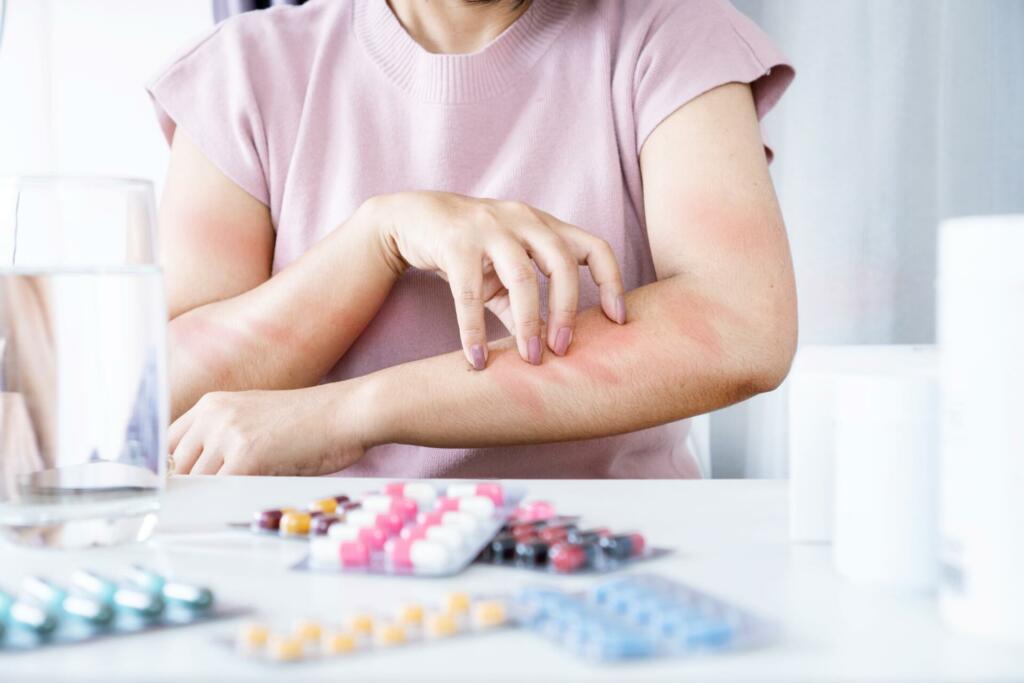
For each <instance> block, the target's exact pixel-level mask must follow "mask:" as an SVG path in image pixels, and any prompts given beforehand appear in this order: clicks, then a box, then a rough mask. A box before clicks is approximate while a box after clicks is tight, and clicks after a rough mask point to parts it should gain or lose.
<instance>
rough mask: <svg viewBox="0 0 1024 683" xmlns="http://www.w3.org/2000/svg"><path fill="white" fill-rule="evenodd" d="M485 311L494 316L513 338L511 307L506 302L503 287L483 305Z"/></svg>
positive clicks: (507, 301) (506, 291) (514, 327)
mask: <svg viewBox="0 0 1024 683" xmlns="http://www.w3.org/2000/svg"><path fill="white" fill-rule="evenodd" d="M485 306H486V307H487V310H488V311H490V312H491V313H493V314H494V317H496V318H497V319H498V320H499V321H501V324H502V325H504V326H505V329H506V330H508V333H509V334H511V335H512V336H515V333H516V323H515V321H514V320H513V319H512V305H511V304H510V303H509V300H508V290H507V289H505V288H504V287H502V288H501V291H499V292H497V293H496V294H495V295H494V296H492V297H491V298H490V299H489V300H488V301H487V303H486V304H485Z"/></svg>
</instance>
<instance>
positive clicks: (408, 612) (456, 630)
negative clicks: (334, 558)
mask: <svg viewBox="0 0 1024 683" xmlns="http://www.w3.org/2000/svg"><path fill="white" fill-rule="evenodd" d="M509 619H510V617H509V607H508V600H507V598H506V597H503V596H497V597H495V596H486V595H470V594H468V593H461V592H456V593H450V594H448V595H445V596H444V597H443V598H442V599H441V600H439V601H437V602H423V601H405V602H402V603H398V604H396V605H395V607H394V609H392V610H390V611H382V610H379V609H377V610H363V611H355V612H351V613H349V614H347V615H344V616H343V617H341V618H339V619H334V620H319V619H308V618H307V619H299V620H279V619H278V620H262V621H250V622H247V623H244V624H242V625H241V626H240V627H239V628H238V630H237V631H236V633H235V637H234V639H233V640H230V641H229V640H228V639H225V640H224V642H225V643H226V644H231V645H232V646H233V647H234V648H235V651H236V652H238V653H239V654H241V655H243V656H245V657H247V658H250V659H255V660H257V661H262V662H267V663H274V664H284V663H294V662H301V661H311V660H312V661H316V660H324V659H341V658H347V657H352V656H359V655H365V654H370V653H374V652H381V651H385V650H393V649H396V648H401V647H408V646H415V645H429V644H430V643H435V642H441V641H447V640H451V639H453V638H464V637H467V636H475V635H482V634H484V633H492V632H495V631H500V630H502V629H504V628H507V627H508V626H509V625H511V622H510V620H509Z"/></svg>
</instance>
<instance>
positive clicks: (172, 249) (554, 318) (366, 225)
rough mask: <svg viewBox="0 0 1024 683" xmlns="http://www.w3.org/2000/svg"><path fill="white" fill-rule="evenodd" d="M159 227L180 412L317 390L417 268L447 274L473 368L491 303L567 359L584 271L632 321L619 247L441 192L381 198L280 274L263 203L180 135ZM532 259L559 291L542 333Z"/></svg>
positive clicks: (526, 352) (522, 339)
mask: <svg viewBox="0 0 1024 683" xmlns="http://www.w3.org/2000/svg"><path fill="white" fill-rule="evenodd" d="M160 222H161V233H162V235H163V248H164V253H165V262H166V272H167V286H168V298H169V303H170V310H171V316H172V320H171V324H170V348H171V364H170V365H171V368H170V370H171V372H170V375H171V391H172V397H171V408H172V409H171V413H172V416H174V417H178V416H179V415H181V414H182V413H184V412H185V411H186V410H188V409H189V408H190V407H191V406H192V405H193V404H195V403H196V401H197V400H198V399H199V398H200V397H201V396H203V395H204V394H207V393H209V392H211V391H238V390H245V389H288V388H297V387H306V386H310V385H311V384H314V383H316V382H317V381H319V380H320V378H321V377H322V376H323V375H324V374H325V373H326V372H327V371H328V370H329V369H330V368H331V366H332V365H334V363H336V362H337V360H338V359H339V358H340V357H341V356H342V355H343V354H344V353H345V351H347V350H348V347H349V346H350V345H351V344H352V342H353V341H355V339H356V337H357V336H358V335H359V334H360V333H361V332H362V331H363V329H364V328H365V327H366V325H367V324H368V323H369V322H370V320H371V319H372V317H373V316H374V315H375V314H376V312H377V310H378V309H379V308H380V306H381V305H382V304H383V302H384V299H385V298H386V297H387V295H388V292H389V291H390V290H391V287H392V285H393V284H394V283H395V281H396V280H397V278H398V277H399V276H400V275H401V274H402V272H403V271H404V270H405V268H407V267H409V266H413V267H416V268H420V269H424V270H430V271H434V272H437V273H438V274H439V275H441V276H443V277H445V278H446V279H448V281H449V284H450V285H451V289H452V294H453V296H454V297H455V310H456V314H457V317H458V322H459V330H460V336H461V337H462V342H463V353H464V356H465V359H466V361H467V362H468V364H469V365H470V366H472V367H474V368H475V369H477V370H482V369H484V367H486V364H487V338H486V333H485V326H484V308H485V306H486V307H487V308H489V309H490V310H491V311H492V312H494V313H495V314H496V315H498V317H499V318H500V319H501V320H502V322H503V323H505V325H506V326H507V327H508V328H509V329H510V330H515V333H516V338H517V347H518V350H519V354H520V357H521V358H522V359H523V360H525V361H528V362H529V363H532V364H535V365H536V364H539V363H540V362H541V357H542V346H544V345H545V344H546V345H547V346H548V347H549V348H550V349H551V350H552V351H553V352H554V353H555V354H557V355H563V354H565V353H566V351H567V350H568V348H569V345H570V343H571V341H572V337H573V328H574V326H575V318H576V309H577V296H578V287H579V283H578V277H579V265H581V264H586V265H588V266H589V268H590V271H591V275H592V277H593V278H594V279H595V280H596V281H597V283H598V285H599V286H600V289H601V299H602V306H603V308H604V311H605V313H606V315H608V316H609V317H610V318H611V319H614V320H618V321H620V322H621V321H624V320H625V315H626V310H625V302H624V300H623V298H622V279H621V277H620V274H619V269H618V265H617V264H616V263H615V257H614V254H613V253H612V250H611V247H609V246H608V244H607V243H606V242H604V241H603V240H600V239H598V238H596V237H594V236H593V235H590V234H589V233H587V232H585V231H583V230H581V229H579V228H577V227H575V226H572V225H568V224H566V223H563V222H561V221H559V220H558V219H556V218H554V217H553V216H550V215H548V214H545V213H543V212H541V211H537V210H536V209H533V208H531V207H528V206H526V205H523V204H520V203H517V202H507V201H495V200H490V199H475V198H472V197H463V196H459V195H455V194H451V193H444V192H406V193H398V194H395V195H388V196H384V197H379V198H373V199H371V200H370V201H367V202H366V203H364V204H363V205H362V206H361V207H360V208H359V209H358V210H357V211H356V212H355V214H353V215H352V217H351V218H349V220H347V221H346V222H345V223H344V224H342V225H341V226H340V227H338V228H337V229H335V230H333V231H332V232H331V233H329V234H328V236H327V237H325V238H324V239H323V240H321V241H320V242H319V243H318V244H317V245H315V246H314V247H313V248H312V249H310V250H309V251H308V252H306V253H305V254H303V255H302V257H300V258H299V259H297V260H296V261H295V262H294V263H292V264H290V265H289V266H288V267H287V268H285V269H284V270H282V271H281V272H279V273H278V274H277V275H275V276H274V277H273V278H271V277H270V268H271V259H272V257H273V250H274V231H273V227H272V225H271V223H270V216H269V212H268V211H267V208H266V207H265V206H263V205H262V204H260V203H259V202H258V201H257V200H256V199H254V198H253V197H250V196H249V195H248V194H246V193H245V192H244V191H243V190H242V189H241V188H239V187H238V186H237V185H235V184H234V183H233V182H232V181H231V180H229V179H228V178H227V177H225V176H224V175H223V174H222V173H220V171H218V170H217V169H216V168H214V167H213V165H212V164H211V163H210V162H209V161H208V160H207V159H206V158H205V157H204V156H203V155H202V153H201V152H200V151H199V150H198V149H196V147H195V145H194V144H193V143H192V142H191V141H189V140H188V138H187V137H185V136H184V134H181V133H179V134H178V135H176V136H175V140H174V144H173V146H172V153H171V167H170V174H169V177H168V182H167V188H166V190H165V192H164V201H163V205H162V210H161V221H160ZM535 264H536V267H537V268H539V269H540V270H541V271H543V272H544V273H545V274H547V275H548V277H549V279H550V283H551V286H550V287H549V299H550V305H549V310H550V311H551V312H552V315H551V319H550V321H549V322H550V323H551V324H552V327H551V329H549V330H548V331H547V334H546V335H542V329H541V328H542V325H541V319H540V302H539V300H538V285H537V274H536V270H535V268H534V265H535ZM544 336H546V339H543V337H544Z"/></svg>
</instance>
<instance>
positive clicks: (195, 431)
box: [168, 383, 365, 475]
mask: <svg viewBox="0 0 1024 683" xmlns="http://www.w3.org/2000/svg"><path fill="white" fill-rule="evenodd" d="M343 384H345V383H335V384H333V385H331V386H333V387H334V388H335V390H334V393H333V394H332V395H330V396H329V395H328V393H327V392H326V391H325V390H324V389H323V387H322V386H321V387H313V388H309V389H295V390H289V391H233V392H226V391H224V392H213V393H209V394H206V395H204V396H203V397H202V398H201V399H200V400H199V402H198V403H196V404H195V406H193V407H192V409H191V410H189V411H188V412H186V413H185V414H184V415H182V416H181V417H179V418H178V419H177V420H175V421H174V423H173V424H172V425H171V427H170V430H169V432H168V450H169V451H170V452H171V454H172V455H171V462H172V468H171V469H172V471H173V472H174V473H176V474H188V473H191V474H276V475H322V474H330V473H332V472H337V471H339V470H341V469H344V468H345V467H348V466H349V465H351V464H352V463H354V462H356V461H357V460H359V459H360V458H361V457H362V456H363V453H364V451H365V444H364V442H363V441H362V439H361V438H360V437H359V431H358V429H357V428H358V427H359V426H360V424H361V420H360V419H357V417H356V414H355V413H354V412H351V413H349V412H347V411H346V410H339V409H338V407H337V406H338V392H337V389H338V388H339V387H340V386H342V385H343ZM342 393H343V394H344V392H342ZM353 403H354V402H353ZM342 421H344V422H349V423H351V426H352V430H351V431H348V430H345V433H344V437H343V438H342V439H340V440H339V439H338V432H339V431H343V430H340V429H338V427H337V425H338V424H340V423H342Z"/></svg>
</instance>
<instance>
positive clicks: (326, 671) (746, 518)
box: [0, 477, 1024, 681]
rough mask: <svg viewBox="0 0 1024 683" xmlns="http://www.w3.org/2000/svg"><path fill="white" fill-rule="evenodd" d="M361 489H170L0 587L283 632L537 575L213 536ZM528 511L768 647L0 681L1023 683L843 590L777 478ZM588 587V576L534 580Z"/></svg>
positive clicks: (163, 637) (47, 665)
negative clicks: (601, 658)
mask: <svg viewBox="0 0 1024 683" xmlns="http://www.w3.org/2000/svg"><path fill="white" fill-rule="evenodd" d="M380 483H381V482H379V481H374V480H367V479H338V478H319V479H300V478H263V477H251V478H230V477H229V478H206V477H192V478H188V479H173V480H172V481H171V482H170V484H169V488H168V491H167V494H166V496H165V499H164V502H163V510H162V512H161V522H160V526H159V528H158V530H157V533H156V535H155V537H154V538H153V539H152V540H150V541H149V542H148V543H145V544H140V545H134V546H123V547H120V548H113V549H96V550H89V551H74V552H72V551H56V550H43V549H21V548H14V547H11V546H0V552H2V555H0V557H2V560H0V585H6V586H8V587H13V586H15V585H16V584H17V582H18V581H19V580H20V579H21V578H22V577H24V576H25V575H26V574H28V573H30V572H31V573H39V574H43V575H47V576H50V577H52V578H54V579H62V578H67V576H68V574H69V573H70V572H71V571H72V570H73V569H74V568H78V567H83V566H87V567H92V568H95V569H98V570H101V571H102V570H108V571H113V570H116V569H117V568H119V567H122V566H123V565H125V564H127V563H130V562H142V563H145V564H147V565H149V566H152V567H154V568H156V569H159V570H161V571H163V572H166V573H171V574H174V575H176V576H179V577H182V578H184V579H187V580H193V581H196V582H202V583H206V584H208V585H210V586H211V587H213V588H214V589H215V590H216V591H217V594H218V599H219V600H221V601H222V602H223V603H225V604H228V603H230V604H241V605H247V606H251V607H253V608H254V609H255V610H256V614H258V615H262V616H267V617H270V618H282V619H289V618H295V617H302V616H312V617H322V618H326V619H329V618H330V617H331V616H332V615H341V614H344V613H346V612H348V611H351V610H353V609H356V608H359V607H363V606H373V605H379V606H380V607H381V608H385V607H387V606H390V605H393V604H395V603H396V601H398V600H401V599H403V598H413V599H421V600H430V599H431V598H435V597H437V596H440V595H441V594H443V593H444V592H447V591H450V590H453V589H459V590H468V591H471V592H472V591H481V592H484V591H492V592H493V591H494V590H495V589H496V588H499V589H505V588H512V587H514V586H516V585H518V584H521V583H527V582H531V581H532V582H536V581H537V580H538V575H536V574H532V573H529V572H524V571H521V570H514V569H508V568H501V567H489V566H473V567H471V568H470V569H469V570H468V571H466V572H465V573H463V574H461V575H459V576H457V577H454V578H448V579H415V578H408V577H401V578H400V577H380V576H377V577H373V576H352V575H348V576H344V575H342V576H335V575H323V574H312V573H299V572H296V571H293V570H289V569H288V566H289V565H290V564H291V563H292V562H293V561H294V560H295V559H297V557H298V556H299V555H301V553H302V552H303V544H301V543H296V542H294V541H284V540H279V539H275V538H258V537H253V536H251V535H250V534H247V533H245V532H241V531H233V530H226V525H225V522H228V521H239V520H245V519H247V518H248V517H249V515H250V513H251V512H252V511H253V510H255V509H259V508H264V507H270V506H274V505H287V504H296V503H301V502H303V501H306V500H309V499H311V498H314V497H316V496H320V495H333V494H335V493H339V492H344V493H352V492H359V491H361V490H364V489H368V488H371V487H377V486H379V485H380ZM517 484H520V485H523V486H525V487H527V488H528V490H529V495H530V497H531V498H536V499H547V500H552V501H554V502H556V504H557V506H558V508H559V509H560V510H562V511H564V512H570V511H571V512H574V513H579V514H583V515H585V516H586V517H587V518H588V519H589V520H590V521H592V522H594V523H596V524H601V523H606V524H608V525H610V526H613V527H615V528H623V529H626V528H636V529H639V530H642V531H643V532H645V534H646V535H647V537H648V539H649V541H650V542H653V543H654V544H656V545H660V546H669V547H672V548H675V550H676V552H675V553H674V554H672V555H670V556H667V557H665V558H662V559H658V560H653V561H651V562H646V563H641V564H639V565H637V566H636V567H635V569H634V571H638V572H649V571H654V572H658V573H661V574H664V575H667V576H671V577H674V578H676V579H679V580H682V581H685V582H687V583H689V584H691V585H693V586H695V587H698V588H701V589H705V590H708V591H711V592H713V593H715V594H717V595H719V596H721V597H723V598H726V599H728V600H731V601H735V602H736V603H738V604H740V605H742V606H745V607H747V608H748V609H750V610H753V611H755V612H756V613H759V614H761V615H763V616H766V617H769V618H771V619H774V620H777V621H778V622H779V623H780V624H781V625H782V636H781V638H780V640H779V642H777V643H776V644H774V645H772V646H768V647H764V648H762V649H759V650H753V651H748V652H740V653H733V654H729V655H724V656H702V657H694V658H690V659H656V660H648V661H644V662H639V663H629V664H617V665H612V666H608V665H597V664H593V663H588V662H586V661H583V660H579V659H577V658H575V657H573V656H572V655H570V654H568V653H566V652H563V651H561V650H559V649H558V648H557V647H555V646H554V645H552V644H550V643H547V642H545V641H544V640H542V639H540V638H538V637H536V636H534V635H532V634H530V633H527V632H523V631H507V632H502V633H494V634H486V635H480V636H472V637H466V638H462V639H454V640H450V641H445V642H441V643H437V644H429V645H416V646H410V647H407V648H404V649H400V650H393V651H390V652H387V653H376V654H367V655H364V656H353V657H351V658H347V659H334V660H328V661H325V662H303V663H300V664H296V665H293V668H288V669H285V670H282V668H281V666H280V665H278V666H268V665H263V664H260V663H258V662H254V661H248V660H245V659H243V658H241V657H239V656H237V655H236V654H235V653H234V652H232V651H231V650H230V649H229V648H227V647H225V646H223V645H222V644H221V643H220V642H219V641H220V639H221V638H223V637H230V636H231V634H232V633H233V631H234V622H213V623H208V624H204V625H201V626H196V627H188V628H182V629H176V630H170V631H163V632H154V633H147V634H140V635H134V636H128V637H124V638H110V639H106V640H104V641H99V642H95V643H91V644H83V645H73V646H66V647H60V648H50V649H44V650H40V651H35V652H32V653H23V654H9V655H0V680H4V681H6V680H39V681H43V680H45V681H57V680H68V679H73V680H103V681H143V680H154V681H156V680H185V679H187V680H190V681H199V680H213V679H220V680H267V681H270V680H278V679H280V678H282V677H284V676H283V675H284V674H285V673H286V672H287V674H289V675H293V676H294V678H297V679H301V680H337V679H339V678H341V677H345V678H348V679H351V680H367V679H370V680H409V679H422V680H445V681H451V680H480V679H482V678H484V677H486V678H488V679H490V680H526V679H529V678H534V679H540V680H552V679H558V680H564V679H570V680H588V681H589V680H623V679H629V678H633V679H642V680H680V679H683V678H686V679H694V680H728V681H739V680H757V681H761V680H766V681H776V680H777V681H825V680H837V681H838V680H849V681H864V680H900V681H903V680H915V681H981V680H1024V649H1021V648H1019V647H1018V648H1014V647H1013V646H1011V645H1006V644H1000V643H995V642H988V641H984V640H979V639H975V638H972V637H968V636H963V635H959V634H956V633H953V632H951V631H949V630H948V629H946V628H945V627H944V626H943V624H942V623H941V621H940V620H939V618H938V615H937V610H936V605H935V602H934V600H932V599H929V598H927V597H924V596H907V595H892V594H885V593H880V592H877V591H874V590H870V589H866V588H861V587H857V586H854V585H851V584H849V583H846V582H844V581H842V580H841V579H840V578H839V577H837V576H836V574H835V573H834V572H833V570H832V566H831V559H830V552H829V547H828V546H808V545H793V544H791V543H790V542H789V540H788V538H787V525H786V495H787V492H786V484H785V482H780V481H530V482H517ZM543 578H544V580H550V581H552V582H556V583H558V584H560V585H563V586H566V587H584V586H586V585H588V584H589V583H590V582H592V581H593V580H594V579H593V578H592V577H591V578H586V577H550V579H549V578H548V577H546V576H544V577H543Z"/></svg>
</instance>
